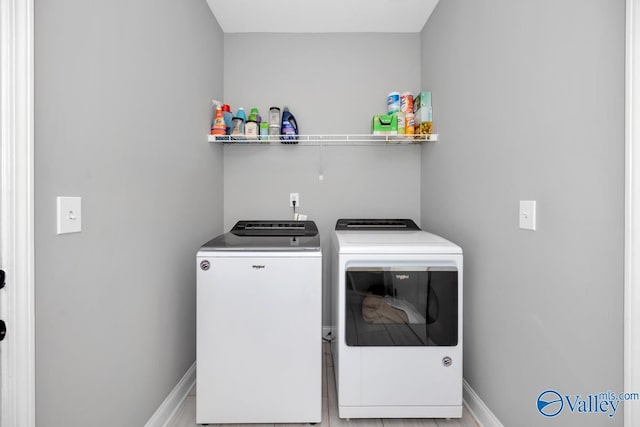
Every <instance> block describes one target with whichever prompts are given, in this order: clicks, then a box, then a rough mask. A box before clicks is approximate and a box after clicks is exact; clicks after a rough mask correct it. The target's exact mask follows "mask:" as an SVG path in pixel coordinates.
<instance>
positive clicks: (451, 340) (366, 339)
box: [345, 267, 458, 346]
mask: <svg viewBox="0 0 640 427" xmlns="http://www.w3.org/2000/svg"><path fill="white" fill-rule="evenodd" d="M345 289H346V295H345V297H346V307H345V309H346V316H345V321H346V325H345V326H346V330H345V339H346V343H347V345H348V346H455V345H457V344H458V272H457V270H456V269H455V268H442V267H437V268H434V267H417V268H406V269H398V268H366V267H354V268H349V269H347V272H346V287H345Z"/></svg>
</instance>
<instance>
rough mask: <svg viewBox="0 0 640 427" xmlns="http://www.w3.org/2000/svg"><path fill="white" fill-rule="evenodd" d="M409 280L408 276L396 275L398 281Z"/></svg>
mask: <svg viewBox="0 0 640 427" xmlns="http://www.w3.org/2000/svg"><path fill="white" fill-rule="evenodd" d="M408 278H409V275H408V274H396V279H398V280H407V279H408Z"/></svg>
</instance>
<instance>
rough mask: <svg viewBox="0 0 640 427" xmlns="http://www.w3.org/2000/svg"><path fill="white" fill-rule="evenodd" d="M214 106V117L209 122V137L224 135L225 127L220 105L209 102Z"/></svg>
mask: <svg viewBox="0 0 640 427" xmlns="http://www.w3.org/2000/svg"><path fill="white" fill-rule="evenodd" d="M211 102H212V103H213V105H215V106H216V115H215V117H214V118H213V122H211V135H226V134H227V125H226V124H225V122H224V114H223V113H222V103H221V102H220V101H216V100H213V101H211Z"/></svg>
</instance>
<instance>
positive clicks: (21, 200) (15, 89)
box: [0, 0, 35, 427]
mask: <svg viewBox="0 0 640 427" xmlns="http://www.w3.org/2000/svg"><path fill="white" fill-rule="evenodd" d="M33 23H34V10H33V0H0V102H1V105H2V112H1V116H0V150H1V151H0V156H1V157H0V161H1V162H2V165H1V167H2V169H1V174H0V227H2V233H1V236H2V239H0V245H1V250H2V267H3V268H4V270H5V271H6V273H7V280H6V282H7V285H6V287H5V288H4V289H2V290H1V291H0V313H1V314H2V318H3V320H4V321H5V322H6V324H7V336H6V338H5V340H4V341H3V342H2V343H0V346H2V351H0V367H1V368H2V372H3V375H1V381H0V387H1V389H0V393H1V396H0V397H1V399H0V404H1V405H2V406H1V408H0V409H1V411H0V426H6V427H10V426H25V427H33V426H35V313H34V306H35V294H34V232H33V230H34V167H33V162H34V151H33V150H34V144H33V141H34V138H33V134H34V126H33V123H34V120H33V117H34V111H33V106H34V103H33V100H34V98H33V82H34V78H33V76H34V71H33V62H34V55H33V39H34V32H33Z"/></svg>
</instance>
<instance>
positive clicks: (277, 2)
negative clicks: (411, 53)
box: [207, 0, 438, 33]
mask: <svg viewBox="0 0 640 427" xmlns="http://www.w3.org/2000/svg"><path fill="white" fill-rule="evenodd" d="M207 3H208V4H209V7H210V8H211V11H212V12H213V14H214V15H215V17H216V19H217V20H218V23H219V24H220V26H221V27H222V31H224V32H225V33H265V32H266V33H418V32H420V31H422V27H424V24H425V23H426V22H427V19H429V16H431V12H433V9H434V8H435V7H436V4H437V3H438V0H207Z"/></svg>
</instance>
